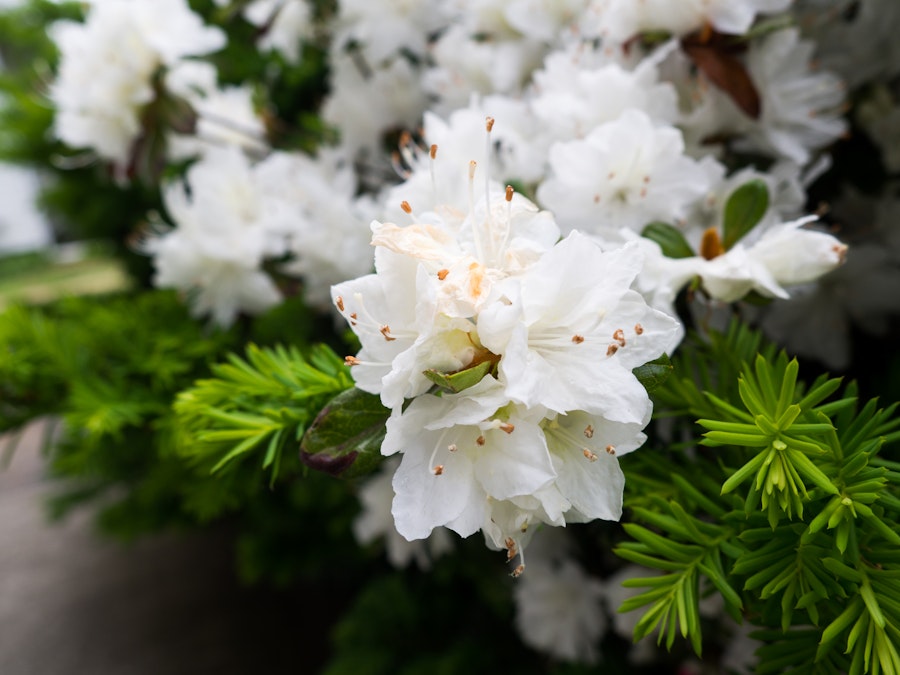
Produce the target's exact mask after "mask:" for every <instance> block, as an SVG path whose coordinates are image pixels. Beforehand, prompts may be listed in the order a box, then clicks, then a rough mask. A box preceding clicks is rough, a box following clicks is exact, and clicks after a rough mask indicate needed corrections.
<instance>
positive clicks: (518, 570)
mask: <svg viewBox="0 0 900 675" xmlns="http://www.w3.org/2000/svg"><path fill="white" fill-rule="evenodd" d="M524 571H525V565H519V566H518V567H517V568H516V569H514V570H513V571H512V574H511V576H512V577H513V578H514V579H518V578H519V577H520V576H522V572H524Z"/></svg>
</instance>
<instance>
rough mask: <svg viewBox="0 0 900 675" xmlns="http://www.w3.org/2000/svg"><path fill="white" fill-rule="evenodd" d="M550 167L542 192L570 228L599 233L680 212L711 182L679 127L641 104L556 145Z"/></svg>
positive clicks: (668, 217)
mask: <svg viewBox="0 0 900 675" xmlns="http://www.w3.org/2000/svg"><path fill="white" fill-rule="evenodd" d="M550 168H551V176H550V177H549V178H548V179H547V180H546V181H544V182H543V183H542V184H541V185H540V187H539V188H538V192H537V196H538V200H539V201H540V202H541V203H542V204H544V205H545V206H547V208H549V209H551V210H552V211H553V212H554V213H555V214H556V216H557V218H558V219H559V220H560V222H562V223H564V224H565V225H566V227H567V228H568V229H574V228H578V229H580V230H582V231H584V232H590V233H595V234H613V236H614V235H615V233H616V232H617V231H618V230H619V229H621V228H623V227H627V228H630V229H633V230H635V231H638V232H640V231H641V230H642V229H643V227H644V226H645V225H647V224H648V223H650V222H652V221H654V220H662V221H665V222H671V221H672V220H678V219H681V218H683V217H684V216H686V215H687V213H688V211H689V209H690V207H691V206H692V205H693V203H694V202H695V201H696V200H697V199H699V198H700V197H702V196H703V195H704V194H706V191H707V189H708V183H707V174H706V172H705V171H704V170H703V169H702V168H701V166H700V165H699V163H698V162H696V161H695V160H693V159H691V158H690V157H687V156H686V155H685V154H684V143H683V141H682V137H681V133H680V132H679V131H678V130H677V129H675V128H672V127H658V126H656V125H654V123H653V121H652V120H651V119H650V118H649V117H648V116H647V115H646V114H645V113H643V112H640V111H638V110H626V111H625V112H624V113H623V114H622V115H621V117H619V118H618V119H616V120H615V121H613V122H609V123H607V124H603V125H601V126H599V127H597V128H595V129H594V130H593V131H591V132H590V133H589V134H588V135H587V136H586V137H585V138H583V139H580V140H573V141H568V142H561V143H557V144H555V145H553V146H552V147H551V148H550Z"/></svg>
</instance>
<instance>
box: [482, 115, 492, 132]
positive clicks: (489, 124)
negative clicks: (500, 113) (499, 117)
mask: <svg viewBox="0 0 900 675" xmlns="http://www.w3.org/2000/svg"><path fill="white" fill-rule="evenodd" d="M484 128H485V129H487V132H488V133H491V129H493V128H494V118H493V117H485V118H484Z"/></svg>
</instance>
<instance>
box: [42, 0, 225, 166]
mask: <svg viewBox="0 0 900 675" xmlns="http://www.w3.org/2000/svg"><path fill="white" fill-rule="evenodd" d="M49 30H50V35H51V37H52V38H53V40H54V42H55V43H56V45H57V47H58V48H59V50H60V64H59V73H58V76H57V79H56V81H55V82H54V83H53V85H52V87H51V90H50V97H51V99H52V101H53V104H54V106H55V107H56V118H55V121H54V132H55V134H56V136H57V137H58V138H59V139H60V140H61V141H63V142H64V143H67V144H68V145H70V146H72V147H76V148H90V149H91V150H93V151H94V152H96V153H97V155H98V156H100V157H101V158H103V159H105V160H108V161H111V162H114V163H116V164H117V165H119V166H120V167H124V166H125V165H127V164H128V160H129V157H130V154H131V149H132V144H133V143H134V141H135V140H136V139H137V138H138V136H139V135H140V133H141V120H140V113H141V110H142V108H143V107H144V106H145V105H147V104H148V103H150V102H151V101H153V100H154V98H155V97H156V95H157V92H156V90H155V87H156V86H157V84H156V83H155V82H154V80H153V78H154V76H155V74H156V72H157V71H158V69H159V68H161V67H172V66H174V65H175V64H176V63H178V62H179V61H180V60H181V59H183V58H184V57H186V56H196V55H199V54H207V53H209V52H213V51H216V50H217V49H220V48H221V47H222V46H223V45H224V44H225V35H224V33H222V31H221V30H219V29H218V28H212V27H208V26H204V25H203V22H202V20H201V19H200V17H199V16H197V15H196V14H194V13H193V12H191V10H190V8H189V7H188V4H187V2H186V0H105V1H104V2H98V3H93V4H91V5H89V8H88V14H87V19H86V21H85V22H84V23H75V22H71V21H64V22H59V23H56V24H54V25H53V26H51V28H50V29H49Z"/></svg>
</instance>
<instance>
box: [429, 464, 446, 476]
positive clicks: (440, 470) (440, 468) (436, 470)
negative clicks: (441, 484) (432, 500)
mask: <svg viewBox="0 0 900 675" xmlns="http://www.w3.org/2000/svg"><path fill="white" fill-rule="evenodd" d="M431 473H433V474H434V475H435V476H440V475H442V474H443V473H444V465H443V464H438V465H437V466H435V467H434V468H432V469H431Z"/></svg>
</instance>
